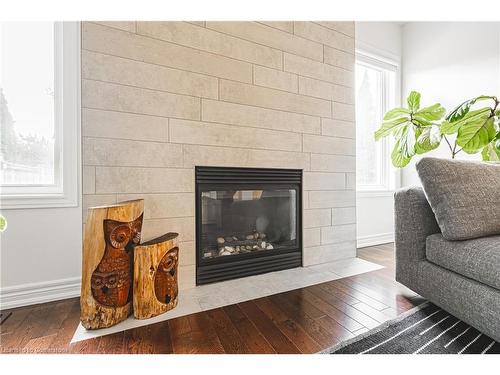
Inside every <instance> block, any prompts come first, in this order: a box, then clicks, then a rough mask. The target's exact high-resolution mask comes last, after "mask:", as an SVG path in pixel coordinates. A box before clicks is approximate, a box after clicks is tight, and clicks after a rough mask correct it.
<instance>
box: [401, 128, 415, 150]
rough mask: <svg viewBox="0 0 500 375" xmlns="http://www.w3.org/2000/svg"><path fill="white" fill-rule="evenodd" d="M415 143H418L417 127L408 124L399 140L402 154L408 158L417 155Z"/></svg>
mask: <svg viewBox="0 0 500 375" xmlns="http://www.w3.org/2000/svg"><path fill="white" fill-rule="evenodd" d="M415 143H417V136H416V134H415V126H414V125H413V124H407V125H405V126H404V128H403V130H402V132H401V137H400V138H399V145H400V151H401V154H402V155H403V156H405V157H407V158H411V157H412V156H413V155H415Z"/></svg>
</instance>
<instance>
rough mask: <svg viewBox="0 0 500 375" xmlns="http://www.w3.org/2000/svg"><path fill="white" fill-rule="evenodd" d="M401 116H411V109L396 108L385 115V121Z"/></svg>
mask: <svg viewBox="0 0 500 375" xmlns="http://www.w3.org/2000/svg"><path fill="white" fill-rule="evenodd" d="M401 117H406V118H409V117H410V111H409V110H407V109H406V108H394V109H391V110H390V111H388V112H387V113H386V114H385V115H384V121H391V120H395V119H397V118H401Z"/></svg>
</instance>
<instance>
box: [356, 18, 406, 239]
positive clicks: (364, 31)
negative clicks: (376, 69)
mask: <svg viewBox="0 0 500 375" xmlns="http://www.w3.org/2000/svg"><path fill="white" fill-rule="evenodd" d="M356 49H362V50H364V51H366V52H372V53H376V54H380V55H382V56H383V57H386V58H389V59H392V60H401V51H402V48H401V25H400V24H399V23H395V22H356ZM393 206H394V199H393V192H382V193H364V192H362V193H360V192H358V193H357V199H356V215H357V239H358V247H364V246H371V245H376V244H381V243H387V242H391V241H393V238H394V214H393V212H394V210H393Z"/></svg>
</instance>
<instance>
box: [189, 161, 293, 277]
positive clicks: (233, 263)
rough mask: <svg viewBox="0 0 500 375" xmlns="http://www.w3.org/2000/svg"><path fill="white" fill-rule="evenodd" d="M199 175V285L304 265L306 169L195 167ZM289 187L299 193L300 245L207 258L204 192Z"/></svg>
mask: <svg viewBox="0 0 500 375" xmlns="http://www.w3.org/2000/svg"><path fill="white" fill-rule="evenodd" d="M195 176H196V199H195V200H196V285H202V284H209V283H213V282H217V281H223V280H229V279H237V278H240V277H245V276H251V275H257V274H261V273H266V272H272V271H279V270H284V269H288V268H295V267H301V266H302V170H300V169H277V168H232V167H202V166H196V167H195ZM229 184H231V187H232V188H234V189H239V190H243V189H262V190H265V189H267V188H270V187H273V188H287V189H295V190H296V197H297V205H296V210H297V212H296V218H297V228H296V229H297V231H296V233H297V246H296V247H292V248H287V249H280V250H278V249H276V250H272V251H260V252H252V253H245V254H235V255H231V256H227V257H218V258H212V259H203V258H202V256H201V248H200V245H201V233H202V230H201V225H202V223H201V220H199V218H200V217H201V193H202V192H203V191H210V190H217V189H226V188H227V185H229Z"/></svg>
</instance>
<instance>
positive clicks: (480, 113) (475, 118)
mask: <svg viewBox="0 0 500 375" xmlns="http://www.w3.org/2000/svg"><path fill="white" fill-rule="evenodd" d="M490 114H491V109H490V108H489V107H485V108H481V109H478V110H476V111H470V112H467V114H466V115H465V116H464V117H462V118H461V119H460V120H457V121H455V122H450V121H447V120H445V121H443V123H442V124H441V133H443V134H454V133H456V132H457V131H459V129H460V128H461V127H462V126H465V125H467V124H469V123H477V122H484V121H486V119H488V117H489V116H490Z"/></svg>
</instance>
